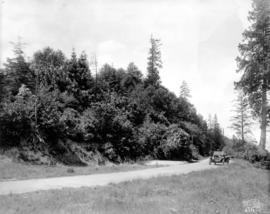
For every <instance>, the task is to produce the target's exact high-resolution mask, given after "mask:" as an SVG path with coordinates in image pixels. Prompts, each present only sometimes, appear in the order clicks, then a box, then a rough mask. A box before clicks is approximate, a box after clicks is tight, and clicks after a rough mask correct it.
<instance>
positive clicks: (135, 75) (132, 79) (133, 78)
mask: <svg viewBox="0 0 270 214" xmlns="http://www.w3.org/2000/svg"><path fill="white" fill-rule="evenodd" d="M141 82H142V73H141V71H140V70H139V69H138V67H137V66H136V65H135V64H134V63H133V62H131V63H129V65H128V67H127V74H126V75H125V77H124V78H123V80H122V83H121V84H122V86H123V87H124V88H125V89H126V90H128V91H131V90H133V89H134V88H135V87H136V85H138V84H139V83H141Z"/></svg>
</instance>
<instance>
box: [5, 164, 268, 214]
mask: <svg viewBox="0 0 270 214" xmlns="http://www.w3.org/2000/svg"><path fill="white" fill-rule="evenodd" d="M269 179H270V175H269V171H266V170H262V169H257V168H254V167H253V166H252V165H251V164H248V163H247V162H243V161H236V162H235V163H234V164H231V165H229V167H227V166H225V167H220V168H218V169H214V170H206V171H202V172H193V173H189V174H187V175H181V176H172V177H159V178H154V179H151V180H136V181H132V182H125V183H122V184H117V185H109V186H107V187H98V188H80V189H64V190H53V191H41V192H36V193H29V194H23V195H9V196H0V213H25V214H26V213H27V214H28V213H43V214H44V213H57V214H61V213H99V214H103V213H112V214H114V213H115V214H116V213H117V214H122V213H123V214H124V213H138V214H144V213H145V214H154V213H155V214H156V213H162V214H164V213H184V214H186V213H187V214H190V213H196V214H197V213H201V214H206V213H207V214H212V213H215V214H216V213H221V214H223V213H224V214H225V213H231V214H237V213H245V207H244V204H243V203H245V201H250V200H254V199H255V200H257V201H259V203H260V206H261V207H260V212H253V213H265V214H266V213H270V196H269V182H270V180H269Z"/></svg>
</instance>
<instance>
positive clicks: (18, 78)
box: [4, 40, 35, 95]
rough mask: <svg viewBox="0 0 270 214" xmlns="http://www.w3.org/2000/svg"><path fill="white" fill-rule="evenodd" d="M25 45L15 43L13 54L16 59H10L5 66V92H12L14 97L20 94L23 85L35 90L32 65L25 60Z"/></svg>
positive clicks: (19, 42)
mask: <svg viewBox="0 0 270 214" xmlns="http://www.w3.org/2000/svg"><path fill="white" fill-rule="evenodd" d="M23 45H24V44H23V43H22V42H21V41H20V40H19V41H18V42H17V43H14V48H13V53H14V55H15V57H14V58H8V59H7V63H5V64H4V67H5V68H4V70H5V82H6V84H5V88H6V90H5V91H7V92H10V93H11V94H12V95H16V94H17V93H18V90H19V88H20V87H21V85H22V84H24V85H26V86H27V87H28V88H30V89H31V90H33V89H34V85H35V83H34V82H35V81H34V74H33V72H32V70H31V69H30V64H29V63H28V62H26V60H25V55H24V51H23Z"/></svg>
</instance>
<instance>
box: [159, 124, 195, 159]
mask: <svg viewBox="0 0 270 214" xmlns="http://www.w3.org/2000/svg"><path fill="white" fill-rule="evenodd" d="M197 153H198V152H197V149H196V147H195V146H194V145H192V144H191V139H190V135H189V134H188V133H187V132H185V131H184V130H183V129H181V128H179V127H178V125H176V124H174V125H171V126H170V127H168V129H167V131H166V133H165V134H164V136H163V141H162V144H161V145H160V146H159V157H161V158H163V159H169V160H191V159H192V158H193V157H195V156H197Z"/></svg>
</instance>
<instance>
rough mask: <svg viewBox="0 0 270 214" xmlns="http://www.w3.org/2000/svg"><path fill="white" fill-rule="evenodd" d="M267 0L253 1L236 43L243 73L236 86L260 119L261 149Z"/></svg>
mask: <svg viewBox="0 0 270 214" xmlns="http://www.w3.org/2000/svg"><path fill="white" fill-rule="evenodd" d="M269 7H270V6H269V0H253V10H252V11H251V12H250V13H249V17H248V19H249V21H250V22H251V26H250V27H249V28H248V29H247V30H245V31H244V33H243V37H244V40H243V42H242V43H241V44H239V51H240V56H239V57H237V62H238V72H240V71H242V72H243V75H242V77H241V79H240V81H238V82H237V83H236V87H237V88H239V89H241V90H243V92H244V94H246V95H248V98H249V102H250V106H251V107H252V109H253V110H254V113H255V115H257V116H258V117H259V118H260V122H261V137H260V146H261V147H262V148H263V149H265V144H266V127H267V111H268V109H269V106H268V103H267V92H268V91H269V78H270V73H269V59H270V51H269V42H270V18H269V16H270V12H269V11H270V10H269Z"/></svg>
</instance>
